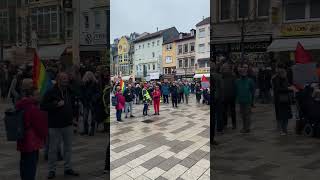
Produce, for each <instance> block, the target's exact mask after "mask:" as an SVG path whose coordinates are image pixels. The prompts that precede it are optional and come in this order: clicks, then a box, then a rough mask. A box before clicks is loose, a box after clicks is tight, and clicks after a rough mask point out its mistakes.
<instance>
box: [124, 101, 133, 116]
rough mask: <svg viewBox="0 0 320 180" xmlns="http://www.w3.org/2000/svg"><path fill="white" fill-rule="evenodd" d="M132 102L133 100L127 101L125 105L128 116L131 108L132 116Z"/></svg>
mask: <svg viewBox="0 0 320 180" xmlns="http://www.w3.org/2000/svg"><path fill="white" fill-rule="evenodd" d="M132 104H133V102H132V101H131V102H126V106H125V112H126V117H127V116H128V113H129V110H130V116H132Z"/></svg>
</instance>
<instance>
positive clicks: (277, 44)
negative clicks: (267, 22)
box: [267, 38, 320, 52]
mask: <svg viewBox="0 0 320 180" xmlns="http://www.w3.org/2000/svg"><path fill="white" fill-rule="evenodd" d="M298 42H300V43H301V44H302V46H303V47H304V48H305V49H307V50H313V49H320V38H300V39H276V40H274V41H273V42H272V43H271V44H270V46H269V47H268V49H267V51H268V52H282V51H294V50H295V49H296V47H297V44H298Z"/></svg>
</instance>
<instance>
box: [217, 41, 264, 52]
mask: <svg viewBox="0 0 320 180" xmlns="http://www.w3.org/2000/svg"><path fill="white" fill-rule="evenodd" d="M269 45H270V42H245V43H244V51H245V52H265V51H266V50H267V47H268V46H269ZM214 50H215V51H216V52H218V53H219V52H241V45H240V43H230V44H216V45H214Z"/></svg>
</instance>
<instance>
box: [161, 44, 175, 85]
mask: <svg viewBox="0 0 320 180" xmlns="http://www.w3.org/2000/svg"><path fill="white" fill-rule="evenodd" d="M176 49H177V46H176V42H174V40H172V41H169V42H167V43H163V45H162V74H163V76H164V78H165V79H174V74H175V71H176V64H177V56H176Z"/></svg>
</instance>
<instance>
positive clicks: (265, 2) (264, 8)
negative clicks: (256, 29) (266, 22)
mask: <svg viewBox="0 0 320 180" xmlns="http://www.w3.org/2000/svg"><path fill="white" fill-rule="evenodd" d="M257 6H258V8H257V9H258V13H257V14H258V16H259V17H265V16H268V15H269V8H270V0H257Z"/></svg>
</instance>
